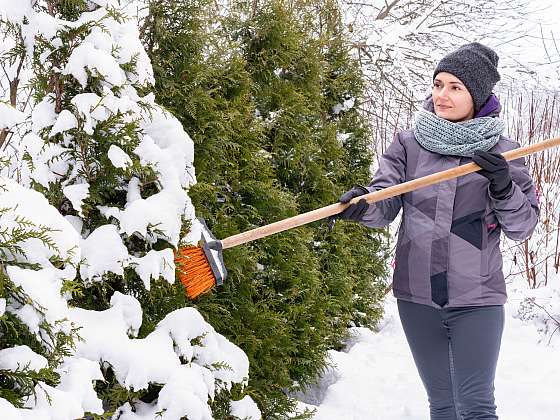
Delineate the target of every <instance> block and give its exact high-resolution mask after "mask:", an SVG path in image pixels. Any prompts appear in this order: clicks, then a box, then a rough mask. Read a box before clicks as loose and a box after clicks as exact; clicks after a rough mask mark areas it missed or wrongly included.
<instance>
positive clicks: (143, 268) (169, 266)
mask: <svg viewBox="0 0 560 420" xmlns="http://www.w3.org/2000/svg"><path fill="white" fill-rule="evenodd" d="M174 258H175V256H174V254H173V250H171V249H169V248H168V249H163V250H161V251H156V250H154V249H152V250H150V251H149V252H148V253H147V254H146V255H144V256H143V257H140V258H138V257H131V259H130V261H131V265H132V266H133V267H134V270H135V271H136V273H138V275H139V276H140V278H141V279H142V281H143V282H144V287H145V288H146V290H150V279H154V280H157V279H159V278H160V276H161V277H163V278H164V279H165V280H167V281H168V282H169V283H174V282H175V259H174Z"/></svg>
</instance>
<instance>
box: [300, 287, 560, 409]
mask: <svg viewBox="0 0 560 420" xmlns="http://www.w3.org/2000/svg"><path fill="white" fill-rule="evenodd" d="M555 283H560V279H557V280H556V281H555ZM549 291H550V293H549V295H550V298H551V299H554V298H556V299H557V298H558V297H559V295H560V293H558V292H559V291H560V287H558V288H557V290H551V288H550V290H549ZM546 292H548V291H546ZM546 292H545V293H546ZM527 293H529V292H528V291H523V290H521V291H513V292H512V291H510V301H509V302H508V304H507V305H506V326H505V330H504V337H503V340H502V350H501V355H500V360H499V363H498V372H497V377H496V383H495V384H496V404H497V405H498V415H499V416H500V419H506V420H527V419H535V420H555V419H558V418H559V417H558V416H559V411H560V394H559V392H560V337H559V336H560V332H557V333H556V334H555V335H554V336H553V340H552V342H551V344H550V345H547V344H548V338H547V339H546V340H545V341H543V342H541V343H539V339H540V338H541V339H542V337H543V336H542V335H539V333H538V332H537V324H536V323H535V322H527V321H525V322H524V321H521V320H519V319H517V318H514V317H513V315H514V314H516V313H517V310H518V306H519V305H518V303H519V302H520V301H521V297H522V296H526V295H527ZM539 293H540V294H541V295H542V294H543V292H542V291H540V292H539ZM512 295H513V297H512ZM385 310H386V315H385V318H384V320H383V322H382V323H381V325H380V331H379V332H378V333H375V332H373V331H371V330H368V329H365V328H355V333H356V335H355V338H354V340H352V342H351V343H349V345H348V349H347V351H346V352H335V351H333V352H331V358H332V360H333V362H334V364H335V365H336V367H335V368H334V369H331V370H329V371H328V372H327V373H326V374H325V375H324V376H323V378H322V380H321V382H320V383H319V384H318V386H317V387H316V388H315V389H313V390H311V391H310V392H309V393H307V395H306V396H305V397H304V398H303V400H304V401H305V402H307V403H308V405H307V406H308V407H310V408H317V412H316V416H315V419H316V420H333V419H344V420H403V419H409V420H427V419H428V418H429V414H428V410H427V402H426V396H425V392H424V389H423V387H422V384H421V382H420V379H419V378H418V375H417V372H416V367H415V366H414V363H413V360H412V356H411V354H410V350H409V348H408V345H407V343H406V339H405V336H404V333H403V331H402V328H401V325H400V321H399V317H398V312H397V307H396V300H395V299H394V298H393V297H388V298H387V303H386V306H385ZM549 336H550V334H549Z"/></svg>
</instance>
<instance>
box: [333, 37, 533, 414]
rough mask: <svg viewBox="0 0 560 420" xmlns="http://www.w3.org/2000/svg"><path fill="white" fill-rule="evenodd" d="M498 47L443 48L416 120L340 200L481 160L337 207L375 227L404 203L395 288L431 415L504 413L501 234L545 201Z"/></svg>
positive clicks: (525, 228)
mask: <svg viewBox="0 0 560 420" xmlns="http://www.w3.org/2000/svg"><path fill="white" fill-rule="evenodd" d="M497 64H498V56H497V54H496V53H495V52H494V51H493V50H491V49H490V48H488V47H486V46H484V45H481V44H479V43H471V44H467V45H464V46H462V47H461V48H459V49H458V50H456V51H454V52H452V53H451V54H449V55H447V56H445V57H444V58H443V59H442V60H441V62H440V63H439V64H438V66H437V68H436V69H435V72H434V75H433V80H434V84H433V89H432V94H431V96H430V97H428V99H427V100H426V101H425V103H424V109H423V110H421V111H420V112H418V113H417V115H416V118H415V126H414V129H412V130H406V131H403V132H400V133H398V134H397V135H396V136H395V139H394V141H393V143H392V144H391V145H390V147H389V148H388V149H387V151H386V152H385V154H384V155H383V156H382V157H381V158H380V161H379V169H378V171H377V173H376V174H375V177H374V179H373V181H372V182H371V183H370V184H369V185H368V186H367V187H362V186H356V187H354V188H352V189H351V190H350V191H348V192H346V193H344V194H343V195H342V196H341V197H340V199H339V201H340V202H342V203H347V202H349V201H350V200H351V199H352V198H354V197H357V196H360V195H363V194H365V193H368V192H371V191H375V190H379V189H382V188H386V187H389V186H391V185H395V184H399V183H402V182H405V181H409V180H411V179H415V178H419V177H422V176H425V175H429V174H432V173H434V172H439V171H443V170H446V169H450V168H454V167H457V166H459V165H462V164H465V163H468V162H471V161H474V162H475V163H476V164H478V165H479V166H480V167H481V168H482V169H481V170H479V171H478V172H476V173H472V174H469V175H465V176H463V177H459V178H455V179H452V180H449V181H444V182H441V183H438V184H435V185H432V186H428V187H424V188H421V189H419V190H416V191H412V192H409V193H405V194H402V195H401V196H398V197H393V198H390V199H386V200H383V201H380V202H377V203H374V204H371V205H369V204H367V202H366V201H365V199H362V200H360V201H359V202H358V203H356V204H352V205H351V206H349V207H348V208H347V209H345V211H344V212H342V213H341V214H340V215H339V217H340V218H343V219H347V220H354V221H359V222H361V223H363V224H364V225H365V226H368V227H372V228H378V227H382V226H386V225H388V224H389V223H390V222H391V221H393V220H394V218H395V217H396V216H397V214H398V213H399V211H400V209H401V208H402V210H403V216H402V223H401V226H400V229H399V235H398V240H397V248H396V257H395V264H396V265H395V271H394V275H393V293H394V295H395V297H396V298H397V304H398V309H399V315H400V318H401V322H402V325H403V329H404V332H405V334H406V338H407V341H408V344H409V346H410V349H411V352H412V355H413V358H414V361H415V363H416V366H417V368H418V372H419V374H420V377H421V379H422V381H423V383H424V386H425V388H426V392H427V394H428V401H429V405H430V416H431V419H432V420H474V419H477V420H483V419H484V420H490V419H497V418H498V417H497V416H496V405H495V403H494V376H495V370H496V364H497V359H498V353H499V349H500V341H501V337H502V331H503V326H504V307H503V305H504V303H505V301H506V287H505V282H504V276H503V273H502V256H501V253H500V234H501V232H502V231H503V232H504V234H505V235H506V236H507V237H508V238H511V239H513V240H516V241H523V240H525V239H526V238H528V237H529V236H530V235H531V233H532V232H533V230H534V228H535V226H536V224H537V221H538V214H539V208H538V202H537V197H536V194H535V187H534V185H533V182H532V179H531V176H530V175H529V172H528V170H527V167H526V165H525V161H524V160H523V159H518V160H515V161H511V162H509V163H508V162H507V161H506V160H505V159H504V158H503V157H502V155H501V153H502V152H505V151H507V150H511V149H515V148H517V147H519V144H518V143H516V142H513V141H511V140H509V139H507V138H506V137H504V136H503V135H502V133H503V131H504V123H503V121H502V120H501V119H500V118H499V117H498V114H499V112H500V108H501V107H500V103H499V101H498V99H497V98H496V97H495V96H494V95H493V94H492V89H493V88H494V86H495V84H496V83H497V82H498V80H499V79H500V76H499V74H498V71H497Z"/></svg>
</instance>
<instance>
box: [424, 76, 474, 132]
mask: <svg viewBox="0 0 560 420" xmlns="http://www.w3.org/2000/svg"><path fill="white" fill-rule="evenodd" d="M432 101H433V102H434V110H435V112H436V115H437V116H438V117H440V118H445V119H446V120H449V121H455V122H456V121H465V120H470V119H471V118H473V117H474V103H473V100H472V97H471V94H470V93H469V91H468V90H467V88H466V87H465V85H464V84H463V83H462V82H461V81H460V80H459V79H457V78H456V77H455V76H453V75H452V74H450V73H445V72H441V73H438V74H437V76H436V78H435V79H434V87H433V88H432Z"/></svg>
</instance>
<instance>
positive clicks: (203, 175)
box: [141, 0, 386, 419]
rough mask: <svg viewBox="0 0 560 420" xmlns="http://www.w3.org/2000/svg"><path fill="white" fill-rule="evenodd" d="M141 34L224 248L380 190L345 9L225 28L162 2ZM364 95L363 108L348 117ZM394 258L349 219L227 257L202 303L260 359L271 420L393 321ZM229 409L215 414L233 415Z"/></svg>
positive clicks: (265, 13) (229, 23)
mask: <svg viewBox="0 0 560 420" xmlns="http://www.w3.org/2000/svg"><path fill="white" fill-rule="evenodd" d="M251 7H252V6H251ZM317 10H319V11H320V13H319V15H317ZM141 32H142V34H143V39H144V42H145V45H146V48H147V50H148V53H149V55H150V59H151V61H152V64H153V66H154V72H155V79H156V97H157V100H158V102H159V103H162V104H164V105H165V106H166V107H167V108H168V109H170V110H171V111H172V112H173V114H174V115H175V116H177V118H179V120H180V121H181V122H182V124H183V126H184V128H185V130H186V131H187V132H188V133H189V134H190V135H191V137H192V138H193V141H194V143H195V147H196V148H195V150H196V154H195V166H196V171H197V179H198V184H197V185H195V186H193V187H192V188H191V189H190V191H189V195H190V197H191V199H192V200H193V203H194V205H195V208H196V209H197V213H198V215H199V216H202V217H204V218H205V220H206V222H207V224H208V226H209V227H210V229H211V230H212V231H213V233H214V234H215V235H216V236H217V237H218V238H224V237H227V236H229V235H233V234H236V233H239V232H242V231H245V230H248V229H251V228H254V227H257V226H260V225H264V224H267V223H271V222H274V221H277V220H281V219H284V218H287V217H290V216H293V215H296V214H298V213H301V212H304V211H308V210H312V209H315V208H317V207H320V206H324V205H328V204H331V203H333V202H335V201H336V199H337V197H338V195H339V194H340V193H341V192H343V191H344V190H346V189H347V188H348V187H349V186H351V185H352V184H354V183H365V182H367V181H368V178H369V167H370V165H371V162H372V156H371V153H370V152H369V151H368V147H367V141H368V140H367V136H368V130H367V124H366V122H365V121H364V119H363V117H362V116H361V115H360V114H359V112H358V111H357V108H358V106H359V99H360V97H361V89H362V79H361V75H360V73H359V70H358V66H357V65H356V63H355V62H354V61H353V60H352V58H351V56H350V53H349V51H348V47H347V44H346V43H345V39H344V35H343V33H342V30H341V17H340V14H339V11H338V9H337V6H336V3H335V2H331V1H314V2H313V1H311V2H309V1H307V2H304V1H301V2H289V3H288V2H279V1H265V2H259V5H258V7H256V8H255V9H254V10H253V9H252V8H249V6H248V5H247V4H246V3H240V4H238V5H237V8H235V9H232V10H230V11H229V13H228V16H227V18H225V19H221V18H219V16H216V15H215V14H213V3H212V2H210V1H204V0H199V1H189V0H154V1H152V2H151V3H150V15H149V17H148V18H147V19H146V21H145V23H144V25H143V26H142V31H141ZM351 98H355V101H356V103H355V105H354V107H352V108H350V109H347V110H345V111H343V112H339V113H337V112H334V110H333V108H334V107H335V105H337V104H340V103H343V102H344V101H345V100H348V99H351ZM341 139H343V140H341ZM385 253H386V249H385V247H384V244H383V242H382V240H381V239H380V238H379V232H375V231H371V230H368V229H365V228H363V227H361V226H358V225H354V224H350V223H342V222H339V223H337V225H336V226H335V229H334V230H333V231H332V232H329V231H328V229H326V225H325V223H323V222H317V223H313V224H310V225H308V226H303V227H300V228H297V229H293V230H290V231H286V232H282V233H279V234H276V235H273V236H270V237H267V238H263V239H261V240H259V241H255V242H252V243H249V244H246V245H242V246H239V247H235V248H231V249H227V250H225V251H224V260H225V265H226V267H227V269H228V273H229V277H228V279H227V281H226V282H225V284H224V286H223V287H221V288H219V289H218V290H217V291H215V292H212V293H210V294H208V295H205V296H203V297H201V298H200V299H198V300H197V301H196V302H195V305H196V307H197V309H198V310H200V311H201V312H202V313H204V314H205V315H206V317H207V318H208V320H209V322H210V323H211V324H212V325H213V326H214V327H215V328H216V330H217V331H218V332H220V333H221V334H224V335H225V336H227V337H228V338H229V339H230V340H232V341H233V342H234V343H235V344H237V345H239V346H240V347H241V348H242V349H243V350H244V351H245V352H246V354H247V355H248V357H249V361H250V382H249V388H248V389H249V390H251V391H250V392H251V396H252V397H253V398H254V399H255V401H257V403H258V404H259V407H260V409H261V411H262V413H263V417H264V418H266V419H281V418H282V419H283V418H287V417H288V416H290V413H292V415H293V412H294V409H295V402H294V400H293V399H291V398H289V396H288V395H289V392H290V391H291V390H295V389H298V388H300V387H304V386H306V385H307V384H309V383H311V382H313V380H314V379H315V378H316V377H317V375H318V374H320V373H321V372H322V370H323V369H324V368H325V367H326V363H327V362H326V359H325V356H326V351H327V350H328V349H329V348H340V347H341V346H342V344H343V341H344V339H345V338H346V337H347V331H348V326H349V325H353V324H354V325H364V326H372V325H374V324H375V323H376V321H377V319H379V317H380V315H381V306H380V304H379V300H380V298H381V295H382V292H383V289H384V284H383V282H382V281H381V279H382V278H383V277H384V276H385V275H386V270H385V268H384V263H385V259H386V256H385ZM247 392H249V391H247ZM219 401H220V398H217V401H216V402H215V407H214V415H215V416H216V418H227V417H224V416H226V414H225V413H226V412H225V411H221V409H220V408H219V407H220V403H219ZM307 416H308V414H301V418H305V417H307Z"/></svg>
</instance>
